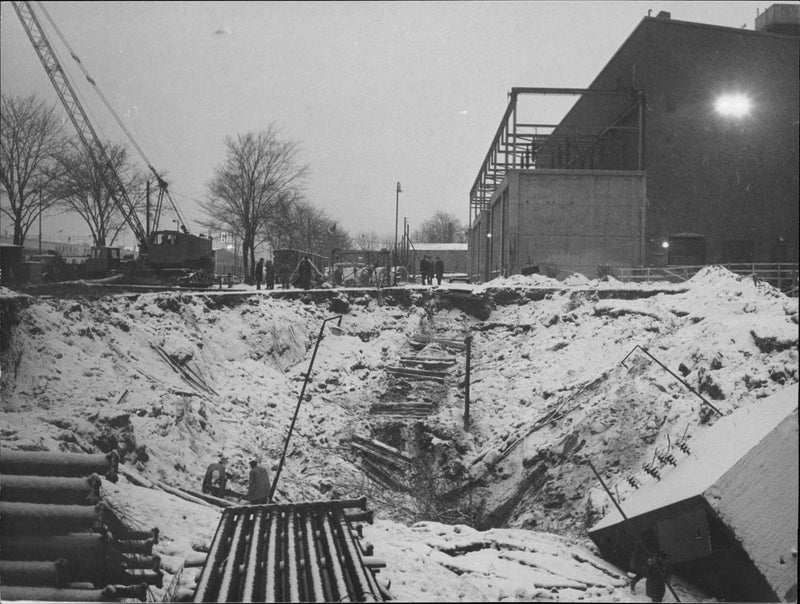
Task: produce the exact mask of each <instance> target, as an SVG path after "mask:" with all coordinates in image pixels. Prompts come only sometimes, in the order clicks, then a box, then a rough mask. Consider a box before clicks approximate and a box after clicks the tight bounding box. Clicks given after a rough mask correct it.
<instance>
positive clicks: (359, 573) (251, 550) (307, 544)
mask: <svg viewBox="0 0 800 604" xmlns="http://www.w3.org/2000/svg"><path fill="white" fill-rule="evenodd" d="M360 520H368V521H371V512H367V511H366V499H365V498H361V499H355V500H339V501H318V502H308V503H294V504H267V505H250V506H242V507H236V508H228V509H226V510H225V511H224V512H223V514H222V518H221V519H220V523H219V526H218V527H217V532H216V534H215V535H214V540H213V542H212V544H211V550H210V552H209V554H208V558H207V560H206V564H205V566H204V567H203V570H202V573H201V575H200V579H199V581H198V585H197V590H196V591H195V596H194V601H195V602H208V601H215V602H382V601H385V600H387V599H391V594H389V592H388V591H387V590H386V589H385V588H383V587H382V586H380V585H379V584H378V582H377V580H376V578H375V576H374V575H375V573H376V572H377V569H378V568H379V567H382V566H385V565H384V564H383V563H382V562H380V561H378V560H376V559H375V558H373V557H372V555H371V554H372V549H371V547H369V546H366V547H365V546H362V544H361V540H360V526H355V527H354V526H353V525H352V524H351V523H353V522H357V521H360Z"/></svg>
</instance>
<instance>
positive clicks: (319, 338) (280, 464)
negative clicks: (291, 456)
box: [269, 315, 342, 501]
mask: <svg viewBox="0 0 800 604" xmlns="http://www.w3.org/2000/svg"><path fill="white" fill-rule="evenodd" d="M334 319H339V322H338V323H337V326H341V325H342V315H335V316H333V317H328V318H327V319H325V320H323V321H322V325H321V326H320V328H319V335H317V342H316V344H315V345H314V353H313V354H312V355H311V362H310V363H309V364H308V370H307V371H306V376H305V379H304V380H303V387H302V388H301V389H300V396H299V397H298V398H297V405H296V406H295V409H294V415H293V416H292V423H291V424H290V425H289V432H288V433H287V434H286V441H285V442H284V444H283V453H281V459H280V461H279V462H278V469H277V470H276V471H275V479H274V480H273V481H272V487H271V488H270V491H269V499H270V501H272V498H273V497H274V496H275V489H276V488H277V487H278V479H279V478H280V477H281V470H282V469H283V463H284V461H285V460H286V452H287V451H288V449H289V439H291V437H292V431H293V430H294V424H295V422H296V421H297V414H298V413H299V412H300V405H301V404H302V403H303V396H304V395H305V393H306V386H308V380H309V379H311V368H312V367H313V366H314V359H316V358H317V350H318V349H319V343H320V342H321V341H322V335H323V333H324V329H325V324H326V323H327V322H328V321H333V320H334Z"/></svg>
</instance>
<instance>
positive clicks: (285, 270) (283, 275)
mask: <svg viewBox="0 0 800 604" xmlns="http://www.w3.org/2000/svg"><path fill="white" fill-rule="evenodd" d="M278 275H279V276H280V279H281V287H282V288H283V289H289V286H290V285H291V283H289V280H290V279H291V278H292V271H291V270H290V269H289V265H288V264H286V263H285V262H284V263H281V264H279V265H278Z"/></svg>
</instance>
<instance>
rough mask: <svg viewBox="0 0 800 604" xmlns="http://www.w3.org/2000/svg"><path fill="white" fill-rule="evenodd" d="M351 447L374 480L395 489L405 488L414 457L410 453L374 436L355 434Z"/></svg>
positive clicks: (362, 467) (367, 473)
mask: <svg viewBox="0 0 800 604" xmlns="http://www.w3.org/2000/svg"><path fill="white" fill-rule="evenodd" d="M350 448H351V449H353V450H354V451H355V452H356V453H358V455H359V457H360V458H361V469H362V470H363V471H364V473H365V474H366V475H367V476H369V478H370V479H371V480H372V481H373V482H377V483H378V484H380V485H381V486H383V487H385V488H389V489H393V490H395V491H402V490H405V486H404V482H405V481H404V476H405V474H406V472H407V471H408V470H410V469H411V465H412V463H413V459H412V458H411V456H410V455H409V454H408V453H405V452H403V451H400V450H399V449H395V448H394V447H392V446H390V445H387V444H386V443H382V442H381V441H379V440H374V439H372V438H363V437H361V436H357V435H355V436H353V438H352V440H351V442H350Z"/></svg>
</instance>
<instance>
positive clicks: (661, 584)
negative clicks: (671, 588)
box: [644, 550, 670, 602]
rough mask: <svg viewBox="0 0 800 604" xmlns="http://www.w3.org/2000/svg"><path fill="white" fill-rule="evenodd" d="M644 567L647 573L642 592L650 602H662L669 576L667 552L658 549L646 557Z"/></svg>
mask: <svg viewBox="0 0 800 604" xmlns="http://www.w3.org/2000/svg"><path fill="white" fill-rule="evenodd" d="M646 568H647V575H646V578H645V583H644V592H645V593H646V594H647V597H649V598H650V601H651V602H663V601H664V594H665V593H666V590H667V582H668V581H669V576H670V569H669V558H668V557H667V554H665V553H664V552H662V551H661V550H658V551H657V552H656V553H655V554H654V555H652V556H651V557H650V558H648V559H647V567H646Z"/></svg>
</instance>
